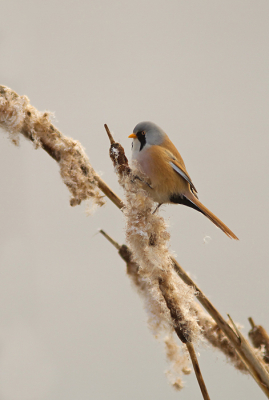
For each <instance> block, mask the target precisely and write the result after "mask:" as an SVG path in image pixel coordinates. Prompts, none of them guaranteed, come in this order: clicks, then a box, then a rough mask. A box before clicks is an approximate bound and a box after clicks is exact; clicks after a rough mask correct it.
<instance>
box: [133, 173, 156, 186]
mask: <svg viewBox="0 0 269 400" xmlns="http://www.w3.org/2000/svg"><path fill="white" fill-rule="evenodd" d="M136 179H138V180H139V181H140V182H144V183H145V184H146V185H148V187H150V188H151V189H153V187H152V186H150V184H149V183H148V182H146V181H144V180H143V179H141V178H140V177H139V176H138V175H134V176H133V177H132V179H131V182H133V183H134V181H135V180H136Z"/></svg>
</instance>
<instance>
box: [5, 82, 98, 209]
mask: <svg viewBox="0 0 269 400" xmlns="http://www.w3.org/2000/svg"><path fill="white" fill-rule="evenodd" d="M0 127H1V128H3V129H4V130H6V131H7V132H8V134H9V136H10V138H11V140H12V142H13V143H14V144H16V145H18V144H19V137H20V134H22V135H23V136H25V137H26V138H27V139H29V140H31V141H32V142H33V144H34V146H35V147H36V148H37V147H40V146H41V147H43V149H44V150H46V151H47V152H48V153H49V155H50V156H51V157H53V158H54V159H55V160H56V161H57V162H58V164H59V166H60V174H61V177H62V179H63V181H64V183H65V184H66V186H67V187H68V189H69V191H70V193H71V199H70V204H71V205H72V206H74V205H77V204H80V203H81V201H83V200H86V199H91V200H92V201H93V202H94V203H95V204H97V205H98V206H102V205H103V204H104V199H103V196H102V195H101V193H100V191H99V189H98V187H97V184H96V179H95V178H96V173H95V171H94V169H93V168H92V166H91V164H90V162H89V160H88V157H87V156H86V154H85V152H84V149H83V148H82V146H81V144H80V143H79V142H78V141H75V140H73V139H71V138H67V137H65V136H64V135H62V133H61V132H60V131H59V130H57V129H56V128H55V127H54V126H53V125H52V123H51V120H50V114H49V113H48V112H40V111H38V110H37V109H36V108H34V107H33V106H31V104H30V102H29V99H28V98H27V97H26V96H19V95H18V94H17V93H15V92H14V91H13V90H11V89H9V88H7V87H5V86H0Z"/></svg>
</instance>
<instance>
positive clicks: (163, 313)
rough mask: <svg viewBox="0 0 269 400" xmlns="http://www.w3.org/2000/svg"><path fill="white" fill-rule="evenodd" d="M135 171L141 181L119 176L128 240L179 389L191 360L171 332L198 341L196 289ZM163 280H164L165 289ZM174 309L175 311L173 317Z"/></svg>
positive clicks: (154, 326)
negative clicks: (181, 270)
mask: <svg viewBox="0 0 269 400" xmlns="http://www.w3.org/2000/svg"><path fill="white" fill-rule="evenodd" d="M133 174H134V175H135V176H139V178H140V179H142V183H141V181H140V180H135V181H133V180H131V179H130V177H129V176H126V175H125V176H121V177H120V182H121V184H122V186H123V187H124V188H125V197H126V203H125V204H126V207H125V209H124V214H125V217H126V240H127V243H128V245H129V247H130V249H131V251H132V254H133V260H134V262H136V263H137V264H138V265H139V272H138V273H139V276H140V279H141V280H142V281H143V282H145V288H146V289H145V290H143V297H144V302H145V308H146V311H147V313H148V321H149V327H150V329H151V331H152V332H153V334H154V335H155V336H156V337H158V338H161V339H162V340H163V341H164V342H165V346H166V350H167V358H168V360H169V361H170V362H171V368H170V371H169V372H167V376H168V378H169V379H170V381H171V383H172V385H173V387H174V388H176V389H180V388H181V387H182V381H181V379H180V376H179V372H181V373H182V372H183V373H186V371H189V369H188V364H187V362H188V359H187V356H186V354H185V352H184V351H183V353H182V348H180V347H179V346H178V345H176V343H175V340H174V338H173V334H172V331H174V329H175V328H177V327H180V328H181V329H182V331H183V333H184V335H185V336H186V337H188V340H189V341H192V342H197V341H198V339H199V338H200V335H201V327H200V326H199V324H198V322H197V317H196V313H195V312H194V310H193V307H192V304H193V302H194V298H195V292H194V289H193V288H191V287H190V286H188V285H186V284H185V283H184V282H183V281H182V280H181V279H180V278H179V277H178V275H177V274H176V272H175V271H174V269H173V267H172V263H171V258H170V253H169V248H168V246H169V239H170V235H169V233H168V231H167V225H166V223H165V221H164V219H163V218H162V217H161V216H160V215H159V214H158V213H154V214H153V211H154V208H155V207H156V205H155V204H154V203H153V201H152V200H151V199H150V198H149V197H148V195H147V193H146V191H145V190H144V189H143V180H144V178H145V177H143V176H141V173H140V171H133ZM162 283H165V289H163V288H162ZM167 299H169V307H170V308H169V307H168V300H167ZM171 308H173V310H174V311H175V312H174V313H173V316H172V313H171ZM184 347H185V346H184ZM172 350H173V351H172Z"/></svg>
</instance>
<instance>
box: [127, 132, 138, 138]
mask: <svg viewBox="0 0 269 400" xmlns="http://www.w3.org/2000/svg"><path fill="white" fill-rule="evenodd" d="M136 137H137V136H136V134H135V133H132V134H131V135H129V136H128V138H133V139H136Z"/></svg>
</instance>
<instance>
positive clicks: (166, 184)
mask: <svg viewBox="0 0 269 400" xmlns="http://www.w3.org/2000/svg"><path fill="white" fill-rule="evenodd" d="M129 137H132V138H133V139H134V142H133V143H134V144H133V159H134V160H136V161H137V162H138V164H139V165H140V168H141V170H142V171H143V172H144V173H145V174H146V175H147V176H148V177H149V178H150V186H147V187H146V190H147V191H148V193H149V195H150V196H151V197H152V199H153V200H154V201H156V202H158V203H159V204H162V203H179V204H184V205H186V206H188V207H192V208H194V209H196V210H197V211H200V212H201V213H202V214H204V215H205V216H206V217H207V218H209V219H210V220H211V221H212V222H213V223H214V224H215V225H216V226H217V227H219V228H220V229H221V230H222V231H223V232H224V233H225V234H226V235H227V236H228V237H230V238H233V239H237V240H238V238H237V236H236V235H235V234H234V233H233V232H232V231H231V230H230V229H229V228H228V227H227V226H226V225H225V224H224V223H223V222H222V221H221V220H220V219H219V218H218V217H216V216H215V215H214V214H213V213H212V212H211V211H210V210H208V209H207V208H206V207H205V206H204V205H203V204H202V203H201V202H200V201H199V200H198V197H197V190H196V188H195V186H194V185H193V182H192V180H191V178H190V176H189V174H188V172H187V170H186V167H185V164H184V161H183V159H182V157H181V155H180V154H179V152H178V150H177V149H176V147H175V146H174V144H173V143H172V142H171V140H170V139H169V138H168V136H167V135H166V133H165V132H164V131H163V130H162V129H161V128H159V127H158V126H157V125H155V124H153V123H151V122H142V123H140V124H138V125H137V126H136V127H135V129H134V133H133V134H132V135H130V136H129Z"/></svg>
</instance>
